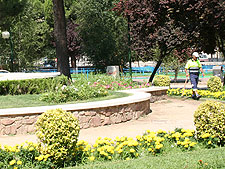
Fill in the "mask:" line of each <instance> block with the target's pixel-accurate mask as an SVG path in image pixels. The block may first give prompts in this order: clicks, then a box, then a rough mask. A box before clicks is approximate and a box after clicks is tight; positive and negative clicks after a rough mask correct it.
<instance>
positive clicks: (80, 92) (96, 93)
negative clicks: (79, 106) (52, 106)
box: [40, 83, 108, 103]
mask: <svg viewBox="0 0 225 169" xmlns="http://www.w3.org/2000/svg"><path fill="white" fill-rule="evenodd" d="M75 86H76V87H75ZM107 95H108V91H107V90H106V89H105V88H104V87H102V86H100V85H98V86H94V87H93V86H90V85H89V84H88V83H84V84H82V85H70V86H65V85H64V86H62V87H61V88H58V89H56V90H55V91H52V92H48V93H45V94H43V95H42V96H41V98H40V100H42V101H46V102H49V103H51V102H52V103H65V102H70V101H77V100H87V99H90V98H94V97H102V96H107Z"/></svg>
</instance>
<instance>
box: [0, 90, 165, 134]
mask: <svg viewBox="0 0 225 169" xmlns="http://www.w3.org/2000/svg"><path fill="white" fill-rule="evenodd" d="M167 89H168V88H167V87H149V88H143V89H131V90H124V91H120V92H126V93H131V94H132V95H131V96H128V97H123V98H117V99H111V100H104V101H97V102H88V103H78V104H67V105H55V106H41V107H25V108H11V109H0V135H10V134H12V135H16V134H27V133H33V132H34V131H35V122H36V121H37V119H38V116H39V115H41V114H42V113H43V112H45V111H46V110H49V109H56V108H61V109H63V110H66V111H70V112H72V113H73V114H74V115H75V116H76V117H77V118H78V119H79V121H80V126H81V128H89V127H98V126H103V125H110V124H117V123H121V122H126V121H129V120H132V119H138V118H139V117H141V116H143V115H146V114H148V113H150V102H153V101H154V100H158V99H159V98H160V99H161V98H163V97H165V96H166V92H167Z"/></svg>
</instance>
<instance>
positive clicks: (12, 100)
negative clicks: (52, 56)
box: [0, 92, 130, 109]
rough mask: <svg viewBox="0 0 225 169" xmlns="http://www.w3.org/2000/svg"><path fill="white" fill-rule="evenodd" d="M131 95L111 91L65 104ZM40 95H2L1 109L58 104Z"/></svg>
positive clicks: (0, 99)
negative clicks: (101, 95) (42, 99)
mask: <svg viewBox="0 0 225 169" xmlns="http://www.w3.org/2000/svg"><path fill="white" fill-rule="evenodd" d="M129 95H130V94H127V93H122V92H110V94H109V95H108V96H106V97H100V98H99V97H98V98H92V99H88V100H82V101H74V102H67V103H64V104H75V103H83V102H91V101H101V100H109V99H115V98H120V97H126V96H129ZM40 96H41V95H37V94H33V95H30V94H26V95H15V96H12V95H7V96H0V103H1V104H0V109H6V108H19V107H36V106H49V105H58V104H56V103H47V102H44V101H41V100H39V97H40Z"/></svg>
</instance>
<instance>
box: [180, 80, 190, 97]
mask: <svg viewBox="0 0 225 169" xmlns="http://www.w3.org/2000/svg"><path fill="white" fill-rule="evenodd" d="M187 82H188V77H186V79H185V82H184V88H183V91H182V95H181V97H182V98H183V97H184V90H185V88H186V85H187Z"/></svg>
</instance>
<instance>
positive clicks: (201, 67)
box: [200, 67, 205, 77]
mask: <svg viewBox="0 0 225 169" xmlns="http://www.w3.org/2000/svg"><path fill="white" fill-rule="evenodd" d="M200 71H201V72H202V76H203V77H204V76H205V74H204V72H203V69H202V67H200Z"/></svg>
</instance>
